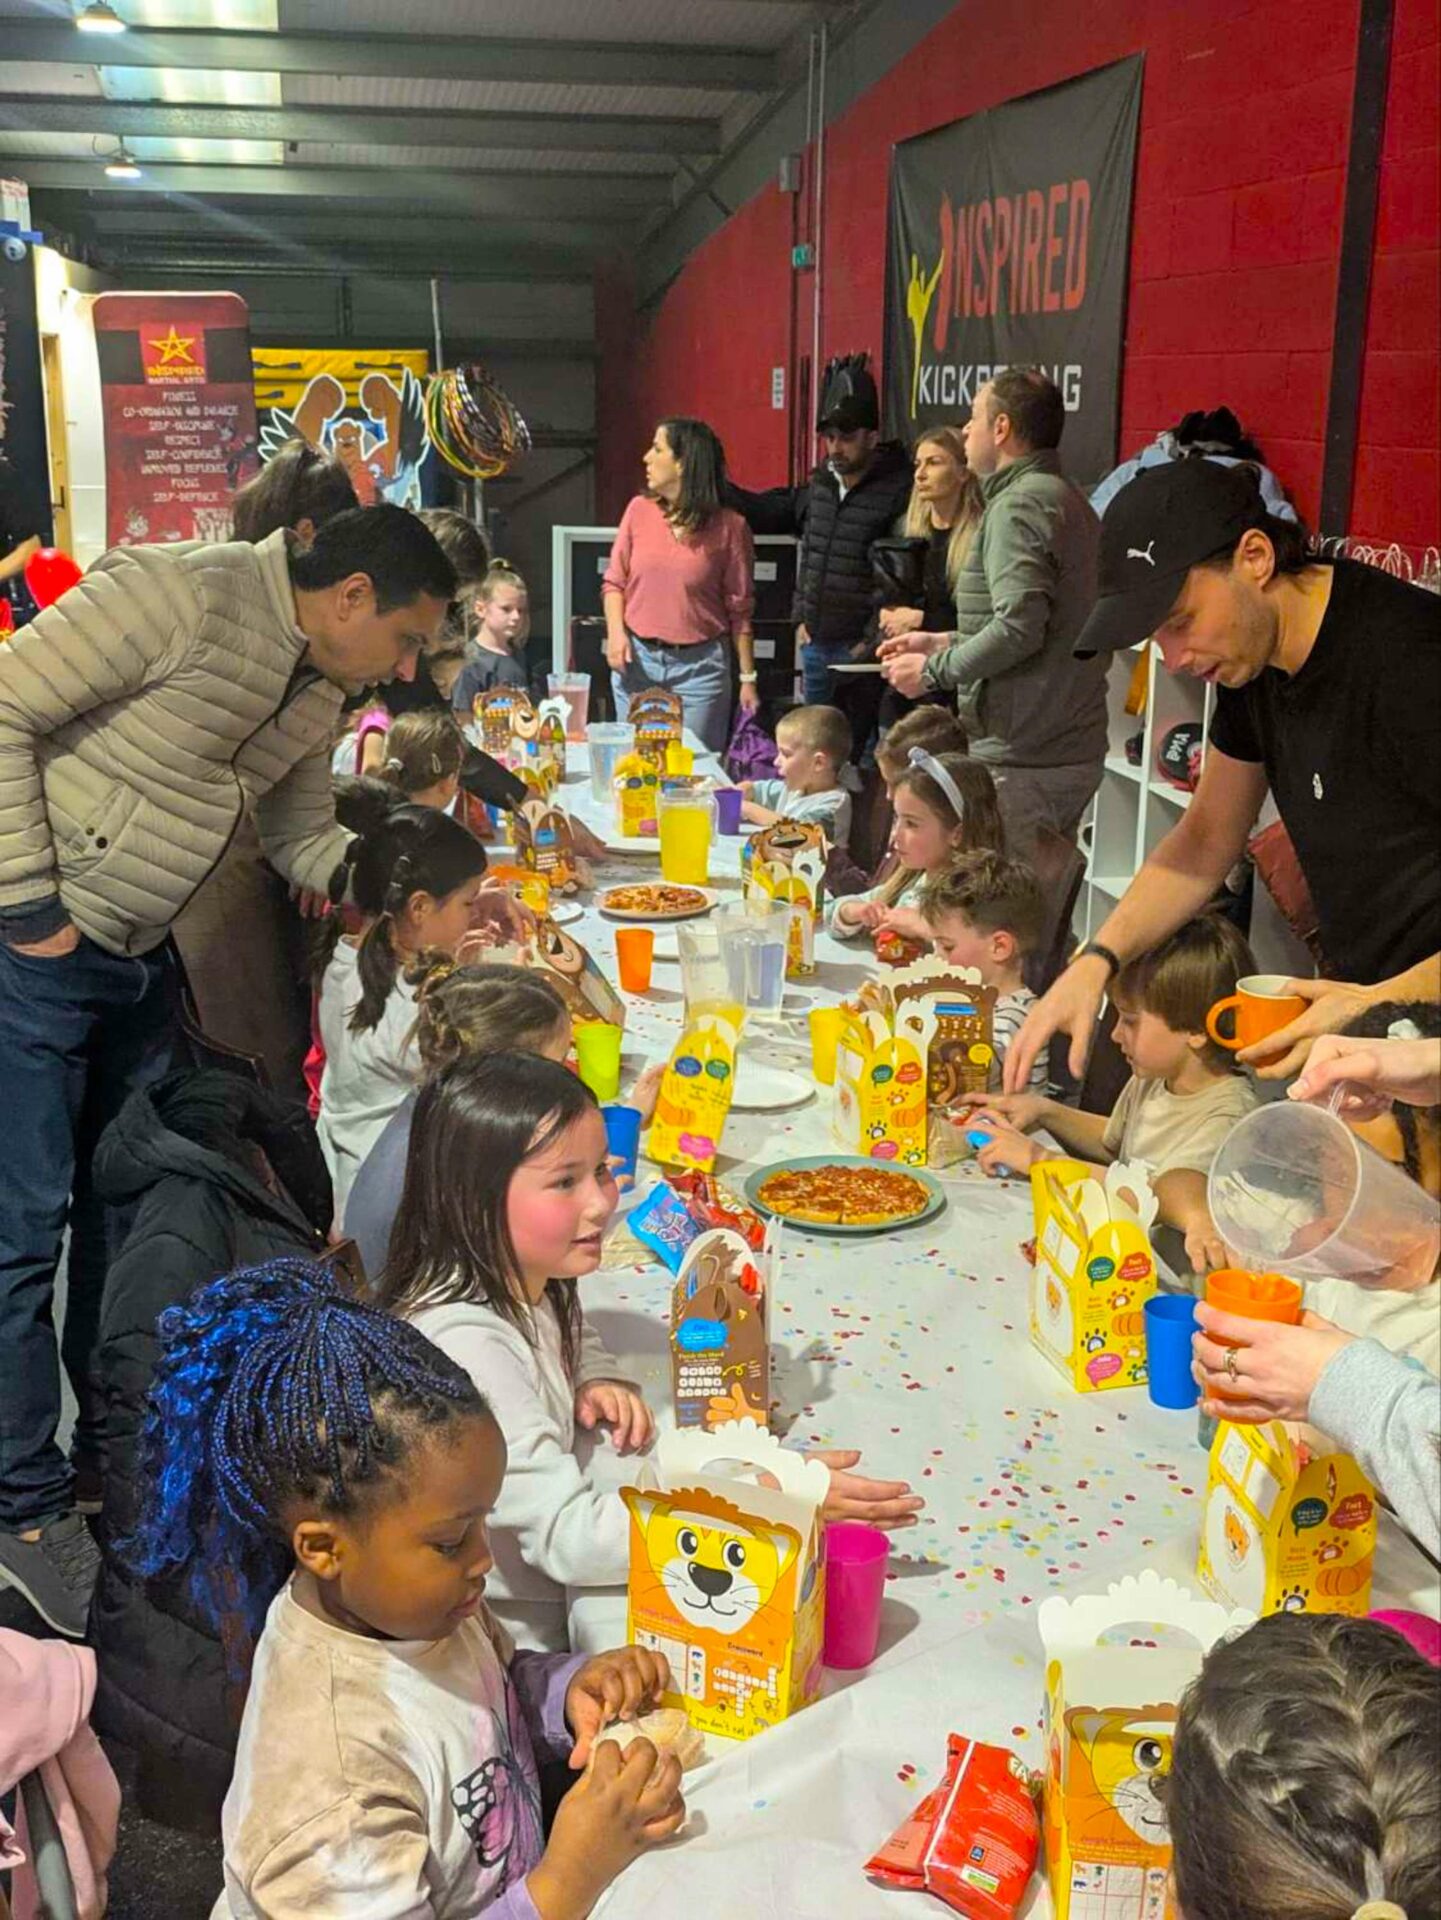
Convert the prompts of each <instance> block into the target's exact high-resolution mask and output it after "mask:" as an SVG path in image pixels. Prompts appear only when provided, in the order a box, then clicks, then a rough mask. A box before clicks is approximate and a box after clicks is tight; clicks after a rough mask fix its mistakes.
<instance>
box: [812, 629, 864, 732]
mask: <svg viewBox="0 0 1441 1920" xmlns="http://www.w3.org/2000/svg"><path fill="white" fill-rule="evenodd" d="M850 657H851V642H850V641H849V640H812V641H811V643H810V645H809V646H805V647H802V648H801V695H802V698H803V699H804V700H805V703H806V705H807V706H808V707H836V706H840V705H841V700H840V699H838V698H837V695H838V694H839V693H840V689H841V688H842V687H843V686H845V685H847V684H848V683H849V682H850V680H851V676H850V675H849V674H842V675H841V676H840V678H839V679H837V678H836V676H835V675H834V674H833V673H832V672H831V663H832V661H834V660H849V659H850ZM855 677H856V678H857V679H859V678H860V677H861V676H860V675H859V674H858V675H856V676H855ZM857 744H858V745H859V742H858V743H857Z"/></svg>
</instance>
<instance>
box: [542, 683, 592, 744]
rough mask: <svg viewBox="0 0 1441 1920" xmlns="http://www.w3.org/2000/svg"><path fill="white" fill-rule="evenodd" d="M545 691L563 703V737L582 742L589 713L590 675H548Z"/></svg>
mask: <svg viewBox="0 0 1441 1920" xmlns="http://www.w3.org/2000/svg"><path fill="white" fill-rule="evenodd" d="M545 685H546V691H547V692H548V693H549V694H550V695H551V696H552V697H553V698H554V699H557V700H564V702H565V716H566V717H565V737H566V739H567V740H584V738H585V723H586V716H587V715H588V714H589V712H590V675H589V674H588V673H548V674H547V675H546V677H545Z"/></svg>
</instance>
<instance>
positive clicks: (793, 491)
mask: <svg viewBox="0 0 1441 1920" xmlns="http://www.w3.org/2000/svg"><path fill="white" fill-rule="evenodd" d="M911 481H912V466H911V457H910V455H909V454H908V453H907V452H906V450H905V448H904V447H903V446H902V445H901V443H900V441H899V440H882V441H881V442H880V444H879V445H878V446H877V447H876V450H875V455H874V457H873V458H872V460H871V464H870V465H869V466H868V467H867V468H866V470H865V472H864V473H863V474H862V475H861V477H860V478H859V479H858V480H857V481H856V483H855V485H854V486H853V487H851V488H850V489H849V490H848V492H847V493H846V496H845V498H844V500H843V499H842V498H841V489H840V482H839V481H838V480H837V479H836V476H835V475H834V473H832V471H831V469H830V466H829V464H828V463H827V462H825V461H822V462H821V464H820V465H819V466H818V467H817V468H816V469H815V471H814V472H813V473H812V474H811V477H810V479H809V481H808V482H807V483H806V485H805V486H803V487H774V488H772V489H771V490H770V491H769V492H766V493H747V492H746V491H745V490H744V489H743V488H740V487H736V486H731V485H728V486H727V488H726V492H725V504H726V505H727V506H728V507H734V508H735V510H736V512H737V513H739V514H742V515H743V516H744V517H745V520H746V522H747V524H748V525H749V527H750V529H751V532H752V533H790V534H795V535H796V536H797V537H798V538H799V540H800V543H801V550H800V554H799V555H798V557H797V560H796V598H795V607H794V609H793V617H794V618H795V619H796V620H799V621H803V622H804V623H805V626H806V628H807V630H808V631H809V633H810V637H811V639H812V640H815V641H818V642H820V644H821V645H823V646H842V645H845V646H851V647H856V646H859V645H861V644H862V643H863V642H864V641H865V640H866V638H867V629H868V628H869V627H870V625H871V622H872V619H873V617H874V614H875V607H876V583H875V577H874V575H873V573H872V571H871V559H870V552H871V542H872V541H873V540H880V539H882V538H884V537H885V536H886V535H887V534H889V533H890V531H891V528H892V526H893V525H894V523H895V521H896V519H897V517H898V516H899V515H901V514H903V513H904V512H905V510H906V506H907V503H908V502H909V500H910V497H911Z"/></svg>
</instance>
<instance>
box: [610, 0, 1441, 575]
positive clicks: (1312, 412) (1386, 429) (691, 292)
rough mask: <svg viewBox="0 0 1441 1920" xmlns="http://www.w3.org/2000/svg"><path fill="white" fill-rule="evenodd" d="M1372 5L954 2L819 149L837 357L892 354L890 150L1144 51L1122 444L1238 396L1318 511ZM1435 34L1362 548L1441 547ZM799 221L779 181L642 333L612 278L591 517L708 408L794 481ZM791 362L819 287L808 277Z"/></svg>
mask: <svg viewBox="0 0 1441 1920" xmlns="http://www.w3.org/2000/svg"><path fill="white" fill-rule="evenodd" d="M1357 19H1358V7H1357V0H1272V4H1267V5H1263V6H1255V5H1253V4H1238V0H1187V4H1186V5H1185V6H1177V5H1175V4H1174V0H1095V4H1093V5H1091V6H1086V7H1076V6H1070V5H1062V4H1060V0H1047V4H1045V6H1044V8H1042V7H1038V6H1031V7H1018V6H1016V5H1015V4H1014V0H970V3H969V4H968V5H966V6H965V7H957V8H956V10H955V12H954V13H953V14H952V15H950V16H949V17H948V18H947V19H946V20H944V21H943V22H942V23H941V25H940V26H938V27H937V28H936V29H935V31H934V32H933V33H931V34H930V35H929V36H928V37H927V38H926V40H925V41H924V42H922V43H921V45H920V46H918V47H917V48H915V49H914V50H913V52H912V53H911V54H909V55H908V56H907V57H906V59H905V60H903V61H902V62H901V63H900V64H899V65H898V66H896V67H895V68H893V69H892V70H891V72H889V73H888V74H885V75H884V76H882V78H881V79H879V80H878V81H877V82H876V84H875V85H874V86H873V87H871V88H870V89H869V91H868V92H866V93H865V94H864V95H862V96H861V98H860V99H859V100H858V101H857V102H856V103H855V105H854V106H853V107H852V108H851V109H850V111H849V112H848V113H847V114H846V115H845V116H844V118H843V119H841V120H840V121H839V122H838V123H837V124H836V125H835V126H834V127H833V128H831V129H830V130H829V132H828V134H827V149H826V151H827V168H826V216H825V235H824V241H825V301H824V334H823V340H822V356H823V357H824V356H825V355H828V354H831V353H837V352H844V351H848V350H850V349H854V348H859V347H868V348H870V349H871V351H872V352H873V353H874V354H876V355H877V356H879V352H880V346H881V333H882V326H881V311H882V298H883V273H884V254H885V223H886V189H887V171H888V166H889V152H890V146H891V143H892V142H893V141H895V140H898V139H905V138H908V137H909V136H910V135H912V134H916V133H921V132H924V131H925V130H926V129H928V128H930V127H933V126H937V125H941V124H944V123H945V122H946V121H948V120H953V119H956V118H958V117H960V116H961V115H963V114H967V113H971V112H975V111H977V110H979V109H980V108H982V107H986V106H990V105H993V104H995V103H997V102H999V101H1001V100H1005V99H1008V98H1010V97H1013V96H1015V95H1018V94H1022V93H1029V92H1031V91H1032V90H1034V89H1035V88H1038V87H1043V86H1050V85H1054V84H1055V83H1056V82H1057V81H1059V80H1062V79H1065V78H1067V77H1069V76H1070V75H1073V74H1077V73H1082V72H1085V71H1086V70H1087V69H1088V68H1091V67H1096V66H1100V65H1103V64H1104V63H1105V62H1107V61H1110V60H1114V59H1118V58H1120V57H1121V56H1122V55H1125V54H1129V53H1135V52H1144V53H1145V55H1146V70H1145V77H1144V82H1143V92H1142V106H1141V128H1140V138H1139V145H1138V149H1137V156H1136V187H1135V203H1134V213H1133V224H1132V245H1131V282H1130V294H1129V302H1128V313H1127V322H1126V345H1125V354H1124V360H1123V371H1122V389H1121V428H1120V449H1121V452H1122V454H1123V455H1124V454H1127V453H1131V452H1134V451H1135V450H1136V449H1137V448H1138V447H1139V446H1141V445H1143V444H1144V443H1145V442H1146V441H1147V440H1149V439H1150V438H1151V437H1152V436H1153V435H1154V434H1155V433H1157V432H1158V431H1159V430H1160V429H1161V428H1162V427H1165V426H1168V425H1170V424H1171V423H1173V422H1174V421H1175V420H1177V419H1179V417H1180V416H1181V414H1183V413H1184V412H1186V411H1187V410H1188V409H1189V408H1191V407H1197V406H1216V405H1219V404H1221V403H1222V402H1226V403H1228V404H1229V405H1231V406H1232V407H1234V408H1235V410H1236V411H1237V413H1238V414H1239V415H1240V416H1241V418H1242V419H1243V420H1244V422H1245V423H1246V425H1247V427H1248V428H1249V429H1250V431H1251V432H1252V433H1253V434H1254V436H1255V437H1256V438H1257V439H1258V440H1259V442H1260V444H1261V445H1262V447H1263V449H1264V450H1265V452H1266V454H1267V456H1268V458H1269V459H1270V461H1271V463H1272V465H1273V466H1274V467H1275V468H1276V469H1277V471H1278V472H1279V474H1280V475H1281V478H1282V480H1283V482H1284V483H1285V484H1286V485H1287V486H1288V487H1289V488H1290V490H1291V492H1292V494H1293V496H1294V497H1295V500H1296V502H1297V505H1298V507H1299V508H1300V510H1301V512H1302V513H1303V515H1305V516H1306V517H1308V518H1314V515H1315V513H1316V509H1317V506H1318V502H1319V495H1320V484H1321V469H1322V455H1323V440H1324V427H1325V411H1326V396H1327V386H1328V381H1329V378H1330V359H1331V355H1330V343H1331V334H1332V327H1333V322H1334V313H1335V299H1336V278H1337V257H1338V252H1339V248H1340V237H1341V206H1342V195H1343V189H1344V169H1345V162H1346V147H1347V140H1348V136H1349V127H1350V116H1351V91H1352V85H1353V81H1354V67H1355V45H1356V31H1357ZM1438 99H1441V88H1438V84H1437V17H1436V9H1435V7H1434V4H1433V3H1432V0H1396V19H1395V32H1394V41H1393V55H1392V72H1391V79H1390V89H1389V102H1388V115H1387V127H1386V141H1385V157H1384V165H1383V172H1382V180H1381V195H1380V210H1379V217H1378V231H1377V240H1376V259H1375V272H1374V277H1373V286H1372V295H1371V302H1370V330H1369V334H1368V345H1367V358H1366V371H1365V384H1364V391H1363V396H1362V418H1361V446H1360V449H1359V455H1358V462H1357V475H1356V493H1355V502H1354V509H1353V514H1352V522H1351V526H1352V530H1353V531H1355V532H1358V533H1361V534H1364V535H1365V536H1366V537H1368V538H1383V537H1384V538H1386V539H1396V540H1400V541H1402V542H1403V544H1406V545H1409V546H1412V547H1416V548H1419V547H1420V546H1423V545H1425V544H1426V543H1427V542H1431V541H1435V540H1436V539H1437V538H1438V530H1441V507H1438V492H1441V456H1438V418H1437V415H1438V405H1437V394H1438V377H1441V376H1438V356H1437V339H1438V319H1441V314H1438V253H1437V248H1438V238H1437V232H1438V227H1437V140H1438V132H1437V127H1438V104H1437V103H1438ZM792 216H793V207H792V202H791V200H790V199H789V198H788V197H787V196H783V195H781V194H780V193H778V192H777V191H776V190H775V189H774V188H768V189H766V190H765V191H764V192H762V193H760V194H758V195H757V196H756V198H755V199H753V200H752V201H750V202H748V203H747V204H746V205H745V206H744V207H742V208H740V209H739V210H738V211H737V212H736V213H735V214H734V215H733V216H732V218H731V219H730V220H729V221H728V222H727V223H726V224H725V226H724V227H722V228H721V229H720V230H719V231H718V232H716V233H715V234H713V235H712V236H711V238H710V239H709V240H707V241H706V242H705V244H704V245H703V246H702V247H700V248H699V249H698V250H697V252H696V253H695V254H694V255H693V256H692V258H691V259H690V260H689V261H688V262H687V263H686V265H685V267H684V268H683V269H682V271H681V272H680V274H679V275H678V276H677V277H676V279H675V281H674V282H673V283H672V284H671V286H670V287H669V288H668V289H667V291H666V293H665V295H664V296H663V298H662V299H661V300H660V302H659V303H658V305H657V306H656V308H655V309H654V310H653V311H652V312H651V313H650V314H649V315H648V316H646V317H645V318H644V319H642V320H637V319H636V317H635V316H634V313H633V311H632V309H631V306H630V303H629V300H628V296H627V292H626V289H625V286H624V282H623V278H622V277H621V275H620V273H619V272H617V273H615V274H611V275H606V276H603V277H602V284H601V301H600V307H601V325H602V353H603V360H604V365H605V368H606V377H605V380H604V382H603V388H604V392H603V395H602V402H601V410H600V436H601V457H600V502H601V505H602V508H603V510H605V511H608V512H610V513H612V514H614V513H618V512H619V510H620V507H621V506H622V505H623V503H624V501H625V499H626V497H627V496H628V494H629V493H630V492H631V491H633V489H634V485H635V482H636V477H637V475H638V465H637V463H638V459H639V454H640V451H641V449H642V447H643V445H644V443H645V441H646V439H647V437H648V435H649V431H650V428H651V426H652V425H653V424H654V422H655V420H656V419H657V418H659V417H660V416H661V415H662V414H664V413H667V412H672V413H698V414H702V415H704V416H705V417H706V418H707V419H709V420H710V421H711V422H712V423H713V424H714V425H715V427H716V428H717V430H718V431H719V432H720V434H721V435H722V437H723V438H724V440H725V442H726V446H727V450H728V453H729V456H730V461H731V466H732V468H733V470H734V472H735V473H736V475H737V477H738V478H739V479H741V480H743V481H744V482H746V483H747V484H750V485H762V484H765V483H767V482H778V481H780V480H783V479H784V478H785V469H786V456H787V445H788V430H787V417H786V415H785V414H783V413H777V412H772V411H771V410H770V403H769V387H770V369H771V368H772V367H773V366H777V365H782V364H786V365H787V366H788V367H790V368H791V370H792V372H793V370H794V362H793V360H792V356H791V347H792V314H791V301H792V291H793V289H792V280H793V276H792V272H791V268H790V264H789V255H790V245H791V238H792V225H791V223H792ZM794 279H795V282H796V285H795V289H794V291H795V292H796V294H797V295H798V297H799V319H798V321H797V323H796V326H795V332H796V334H797V336H798V339H797V345H798V349H799V351H800V352H801V353H804V352H806V351H808V349H809V341H810V276H809V275H808V274H801V275H797V276H794Z"/></svg>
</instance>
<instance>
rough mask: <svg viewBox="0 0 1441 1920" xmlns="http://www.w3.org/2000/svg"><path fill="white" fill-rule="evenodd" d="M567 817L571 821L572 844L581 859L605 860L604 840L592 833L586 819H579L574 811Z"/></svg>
mask: <svg viewBox="0 0 1441 1920" xmlns="http://www.w3.org/2000/svg"><path fill="white" fill-rule="evenodd" d="M566 818H567V819H568V820H569V821H570V844H571V845H572V846H573V847H574V848H575V850H576V852H577V853H578V854H579V855H580V857H581V859H582V860H604V859H605V857H606V845H605V842H604V840H602V839H600V838H599V837H598V836H597V835H596V834H594V833H592V832H591V830H590V828H589V827H588V826H587V825H586V824H585V822H584V820H577V819H576V817H575V815H574V814H573V813H572V814H567V816H566Z"/></svg>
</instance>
